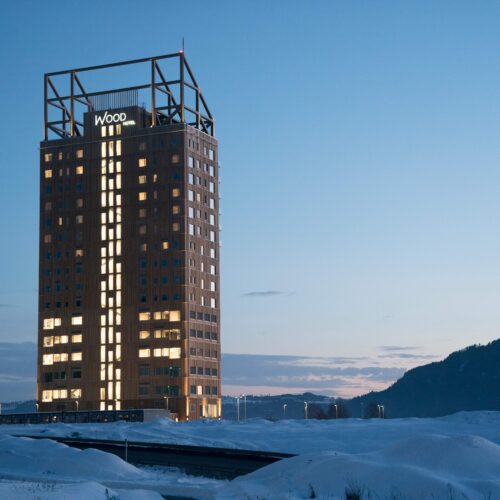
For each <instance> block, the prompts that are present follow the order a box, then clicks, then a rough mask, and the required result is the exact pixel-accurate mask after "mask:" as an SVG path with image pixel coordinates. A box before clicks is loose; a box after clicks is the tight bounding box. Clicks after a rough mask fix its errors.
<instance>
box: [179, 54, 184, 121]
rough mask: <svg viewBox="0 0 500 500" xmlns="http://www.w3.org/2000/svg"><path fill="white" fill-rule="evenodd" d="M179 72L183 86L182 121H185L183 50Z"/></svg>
mask: <svg viewBox="0 0 500 500" xmlns="http://www.w3.org/2000/svg"><path fill="white" fill-rule="evenodd" d="M179 64H180V67H179V74H180V80H181V88H180V94H181V122H182V123H184V52H181V53H180V54H179Z"/></svg>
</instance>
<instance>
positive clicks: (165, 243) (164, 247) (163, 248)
mask: <svg viewBox="0 0 500 500" xmlns="http://www.w3.org/2000/svg"><path fill="white" fill-rule="evenodd" d="M161 248H162V250H168V241H163V242H162V244H161Z"/></svg>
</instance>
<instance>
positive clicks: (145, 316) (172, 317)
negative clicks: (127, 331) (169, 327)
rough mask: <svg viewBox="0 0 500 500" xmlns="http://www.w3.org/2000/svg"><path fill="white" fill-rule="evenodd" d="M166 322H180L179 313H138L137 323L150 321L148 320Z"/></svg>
mask: <svg viewBox="0 0 500 500" xmlns="http://www.w3.org/2000/svg"><path fill="white" fill-rule="evenodd" d="M152 319H153V320H160V319H163V320H167V321H180V320H181V312H180V311H154V312H153V313H151V312H150V311H141V312H140V313H139V321H150V320H152Z"/></svg>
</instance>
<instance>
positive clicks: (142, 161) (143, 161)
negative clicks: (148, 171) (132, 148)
mask: <svg viewBox="0 0 500 500" xmlns="http://www.w3.org/2000/svg"><path fill="white" fill-rule="evenodd" d="M146 164H147V163H146V158H139V167H141V168H142V167H145V166H146Z"/></svg>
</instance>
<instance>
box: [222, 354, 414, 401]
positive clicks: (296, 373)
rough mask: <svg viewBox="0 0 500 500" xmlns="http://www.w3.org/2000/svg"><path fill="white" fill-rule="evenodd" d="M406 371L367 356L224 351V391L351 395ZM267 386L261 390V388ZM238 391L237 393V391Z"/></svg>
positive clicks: (382, 385)
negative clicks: (380, 363)
mask: <svg viewBox="0 0 500 500" xmlns="http://www.w3.org/2000/svg"><path fill="white" fill-rule="evenodd" d="M404 372H405V368H402V367H400V366H396V367H395V366H378V365H376V364H374V363H371V361H370V360H369V359H368V358H344V357H337V358H336V357H308V356H279V355H258V354H223V355H222V380H223V393H224V394H228V393H232V391H233V390H237V391H240V392H241V391H242V388H245V389H244V392H246V393H247V394H248V393H255V391H256V390H258V391H259V392H258V393H261V394H262V393H267V392H272V393H273V394H276V393H279V388H281V392H282V393H285V392H290V391H295V392H307V391H310V392H317V393H320V394H335V395H337V396H343V397H347V396H351V395H355V394H362V393H365V392H368V391H370V390H378V389H382V388H385V387H387V386H389V385H391V384H392V383H393V382H394V381H395V380H397V379H398V378H400V377H401V376H402V375H403V374H404ZM266 387H268V388H269V391H263V390H262V388H266ZM236 393H237V392H236Z"/></svg>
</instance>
